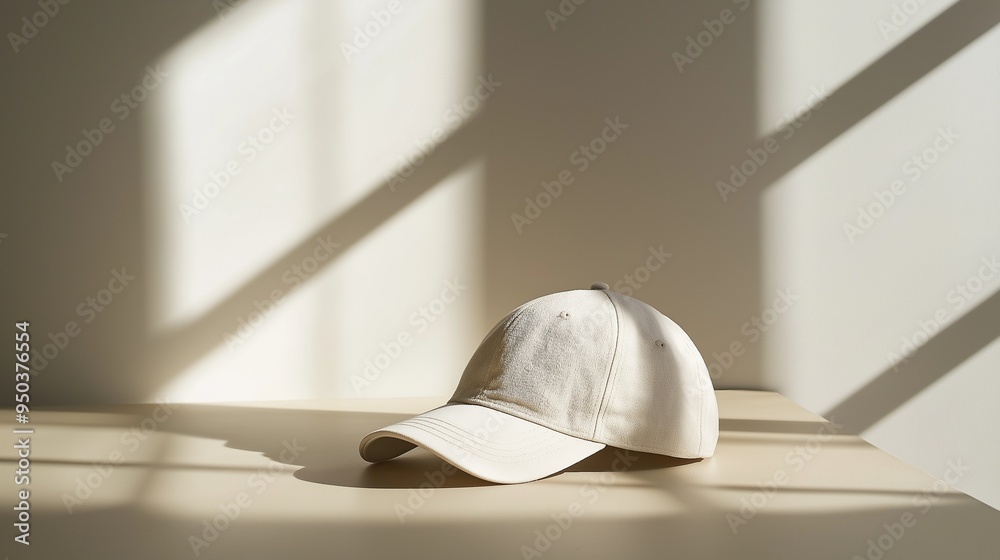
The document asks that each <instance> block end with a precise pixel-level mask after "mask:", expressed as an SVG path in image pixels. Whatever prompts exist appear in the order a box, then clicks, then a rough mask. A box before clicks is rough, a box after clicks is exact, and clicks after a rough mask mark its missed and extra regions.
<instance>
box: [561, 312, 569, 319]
mask: <svg viewBox="0 0 1000 560" xmlns="http://www.w3.org/2000/svg"><path fill="white" fill-rule="evenodd" d="M559 317H561V318H563V319H569V311H563V312H562V313H560V314H559Z"/></svg>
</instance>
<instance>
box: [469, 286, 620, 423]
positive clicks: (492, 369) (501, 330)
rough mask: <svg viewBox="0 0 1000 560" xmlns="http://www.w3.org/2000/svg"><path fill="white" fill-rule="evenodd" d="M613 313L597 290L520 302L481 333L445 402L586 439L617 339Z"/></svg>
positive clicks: (578, 291)
mask: <svg viewBox="0 0 1000 560" xmlns="http://www.w3.org/2000/svg"><path fill="white" fill-rule="evenodd" d="M617 333H618V328H617V320H616V316H615V310H614V307H613V306H612V304H611V302H610V300H609V299H608V297H607V296H606V295H605V294H604V292H601V291H594V290H575V291H570V292H560V293H556V294H551V295H548V296H544V297H541V298H538V299H535V300H533V301H531V302H528V303H526V304H524V305H522V306H521V307H519V308H518V309H516V310H514V311H513V312H512V313H511V314H510V315H508V316H507V317H506V318H504V320H503V321H501V322H500V324H498V325H497V326H496V327H494V329H493V330H492V331H491V332H490V334H489V335H487V337H486V339H485V340H483V342H482V344H480V346H479V349H478V350H476V353H475V354H474V355H473V357H472V359H471V360H470V361H469V364H468V366H467V367H466V369H465V372H464V373H463V374H462V379H461V381H460V382H459V385H458V389H456V391H455V394H454V396H453V397H452V400H451V402H462V403H468V404H480V405H483V406H488V407H490V408H495V409H497V410H501V411H504V412H507V413H510V414H512V415H514V416H517V417H520V418H523V419H526V420H531V421H533V422H536V423H538V424H541V425H543V426H547V427H549V428H552V429H554V430H558V431H561V432H563V433H566V434H569V435H574V436H576V437H581V438H586V439H590V438H591V437H593V433H594V427H595V423H596V414H597V411H598V408H599V407H600V402H601V398H602V396H603V394H604V391H605V387H606V385H607V379H608V371H609V367H610V363H611V359H612V356H613V354H614V348H615V344H616V342H617Z"/></svg>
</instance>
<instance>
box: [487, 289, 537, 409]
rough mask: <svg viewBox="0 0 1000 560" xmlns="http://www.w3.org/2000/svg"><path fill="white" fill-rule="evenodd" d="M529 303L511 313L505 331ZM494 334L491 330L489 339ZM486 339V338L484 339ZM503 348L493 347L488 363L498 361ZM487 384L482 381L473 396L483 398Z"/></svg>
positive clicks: (500, 346)
mask: <svg viewBox="0 0 1000 560" xmlns="http://www.w3.org/2000/svg"><path fill="white" fill-rule="evenodd" d="M528 303H531V302H528ZM528 303H525V304H523V305H521V306H519V307H518V308H517V309H515V310H514V311H512V312H511V313H510V314H509V316H508V318H507V321H506V323H507V324H505V325H503V327H502V330H503V331H504V332H506V331H508V330H510V329H511V327H513V326H514V323H516V322H517V320H518V319H520V318H521V314H523V313H524V310H525V309H527V307H528ZM497 326H498V327H499V325H497ZM494 328H496V327H494ZM492 334H493V331H492V330H491V331H490V333H489V334H487V335H486V339H488V338H489V337H490V335H492ZM501 336H503V335H501ZM486 339H484V341H485V340H486ZM501 348H502V345H498V346H496V347H495V348H493V349H492V350H491V351H490V357H489V359H488V360H487V361H486V363H487V364H492V363H496V361H497V357H498V354H499V353H500V349H501ZM487 385H488V383H482V384H481V385H480V387H479V392H478V393H476V396H475V397H473V398H474V399H481V398H483V394H484V393H485V392H486V386H487Z"/></svg>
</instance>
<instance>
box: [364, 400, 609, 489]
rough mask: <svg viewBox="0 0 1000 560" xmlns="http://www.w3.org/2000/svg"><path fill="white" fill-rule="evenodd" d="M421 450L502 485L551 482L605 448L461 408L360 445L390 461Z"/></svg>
mask: <svg viewBox="0 0 1000 560" xmlns="http://www.w3.org/2000/svg"><path fill="white" fill-rule="evenodd" d="M418 445H419V446H420V447H423V448H425V449H427V450H428V451H430V452H431V453H434V454H435V455H437V456H438V457H441V458H442V459H444V460H445V461H448V462H449V463H451V464H452V465H455V466H456V467H458V468H460V469H462V470H463V471H465V472H467V473H469V474H471V475H473V476H476V477H479V478H482V479H483V480H488V481H490V482H498V483H502V484H513V483H519V482H529V481H532V480H537V479H539V478H543V477H546V476H549V475H550V474H554V473H557V472H559V471H561V470H563V469H565V468H566V467H569V466H571V465H573V464H576V463H578V462H579V461H581V460H583V459H585V458H587V457H589V456H591V455H593V454H594V453H597V452H598V451H600V450H601V449H603V448H604V444H603V443H596V442H593V441H588V440H585V439H580V438H576V437H573V436H568V435H566V434H563V433H560V432H557V431H555V430H552V429H550V428H546V427H544V426H540V425H538V424H535V423H534V422H529V421H527V420H522V419H521V418H518V417H516V416H511V415H510V414H506V413H503V412H500V411H497V410H493V409H491V408H487V407H485V406H479V405H474V404H458V403H456V404H446V405H444V406H442V407H440V408H435V409H434V410H431V411H429V412H425V413H423V414H421V415H419V416H415V417H413V418H410V419H408V420H404V421H402V422H399V423H398V424H393V425H391V426H388V427H386V428H383V429H381V430H376V431H374V432H372V433H370V434H368V435H367V436H365V438H364V439H363V440H361V457H363V458H364V459H365V460H366V461H370V462H372V463H376V462H379V461H388V460H389V459H392V458H394V457H398V456H400V455H402V454H403V453H406V452H407V451H409V450H411V449H413V448H414V447H416V446H418Z"/></svg>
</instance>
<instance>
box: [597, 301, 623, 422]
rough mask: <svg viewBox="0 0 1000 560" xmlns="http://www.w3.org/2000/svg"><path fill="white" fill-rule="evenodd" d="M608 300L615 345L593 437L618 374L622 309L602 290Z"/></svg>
mask: <svg viewBox="0 0 1000 560" xmlns="http://www.w3.org/2000/svg"><path fill="white" fill-rule="evenodd" d="M601 293H603V294H604V296H605V297H606V298H608V301H609V302H610V303H611V308H612V309H614V310H615V346H614V350H613V351H612V354H611V361H610V362H609V363H608V372H607V374H606V375H605V377H606V380H605V382H604V391H603V392H602V393H601V404H600V407H599V408H598V409H597V414H596V415H595V416H594V428H593V430H592V432H591V436H590V437H591V438H592V439H596V438H597V427H598V426H599V425H600V424H601V419H602V418H604V411H605V410H606V409H607V406H608V397H609V393H608V389H609V388H610V387H612V386H613V384H614V378H615V377H617V375H618V358H619V356H618V346H619V344H620V342H621V336H622V318H621V311H620V310H619V309H618V305H616V304H615V300H614V298H612V297H611V295H610V294H608V292H607V291H606V290H601Z"/></svg>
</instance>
